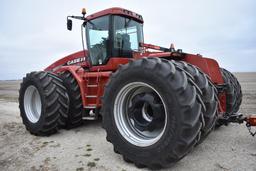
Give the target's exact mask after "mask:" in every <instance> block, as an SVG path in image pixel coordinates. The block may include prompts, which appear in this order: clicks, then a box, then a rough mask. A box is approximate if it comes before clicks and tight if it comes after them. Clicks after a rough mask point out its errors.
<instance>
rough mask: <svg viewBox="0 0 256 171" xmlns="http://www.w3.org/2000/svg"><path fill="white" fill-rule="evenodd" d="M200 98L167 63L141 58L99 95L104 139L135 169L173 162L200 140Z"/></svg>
mask: <svg viewBox="0 0 256 171" xmlns="http://www.w3.org/2000/svg"><path fill="white" fill-rule="evenodd" d="M199 93H200V90H198V88H197V86H196V84H195V83H194V82H193V80H192V79H191V78H190V76H189V75H188V74H187V73H186V72H185V71H184V70H183V69H181V68H178V67H176V66H175V65H174V64H173V62H171V61H168V60H165V59H159V58H143V59H139V60H136V61H132V62H130V63H129V64H126V65H123V66H121V67H120V68H119V69H118V70H117V71H116V72H115V73H114V74H113V75H112V76H111V78H110V80H109V82H108V84H107V85H106V87H105V92H104V96H103V105H102V106H103V107H102V113H103V127H104V128H105V130H106V132H107V140H108V141H110V142H111V143H112V144H113V146H114V149H115V150H116V151H117V152H118V153H120V154H121V155H123V158H124V159H125V160H126V161H130V162H133V163H135V165H136V166H139V167H141V166H147V167H149V168H161V167H167V166H169V165H170V164H172V163H175V162H177V161H178V160H180V159H181V158H182V157H184V156H185V155H186V154H187V153H188V152H189V151H191V149H192V148H193V147H194V146H195V144H196V143H197V142H198V141H199V140H200V135H201V128H202V125H203V124H202V123H203V120H202V119H203V114H202V111H203V110H204V108H205V107H204V104H203V103H202V100H201V99H200V96H199ZM145 106H146V107H145Z"/></svg>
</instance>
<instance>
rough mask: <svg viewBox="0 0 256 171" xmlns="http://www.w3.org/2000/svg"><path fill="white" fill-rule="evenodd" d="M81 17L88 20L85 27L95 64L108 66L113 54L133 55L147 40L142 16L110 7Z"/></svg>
mask: <svg viewBox="0 0 256 171" xmlns="http://www.w3.org/2000/svg"><path fill="white" fill-rule="evenodd" d="M84 14H85V13H83V15H84ZM70 17H72V18H74V17H76V16H70ZM81 19H83V20H84V21H85V22H84V24H83V26H84V29H85V32H86V43H87V48H88V52H89V59H90V62H91V65H92V66H97V65H105V64H106V63H107V62H108V60H109V58H111V57H119V58H120V57H121V58H132V56H133V53H134V52H140V51H141V47H140V46H139V44H140V43H143V42H144V38H143V19H142V16H141V15H139V14H136V13H134V12H131V11H128V10H125V9H122V8H110V9H106V10H104V11H101V12H98V13H95V14H92V15H89V16H87V17H86V18H85V17H81Z"/></svg>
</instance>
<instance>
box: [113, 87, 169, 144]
mask: <svg viewBox="0 0 256 171" xmlns="http://www.w3.org/2000/svg"><path fill="white" fill-rule="evenodd" d="M113 112H114V119H115V124H116V126H117V128H118V130H119V132H120V134H121V135H122V136H123V137H124V138H125V139H126V140H127V141H129V142H130V143H132V144H133V145H136V146H140V147H146V146H150V145H153V144H155V143H156V142H157V141H158V140H159V139H160V138H161V137H162V135H163V133H164V132H165V129H166V124H167V112H166V105H165V103H164V101H163V98H162V97H161V95H160V93H159V92H158V91H156V89H154V88H153V87H152V86H150V85H148V84H146V83H142V82H133V83H130V84H127V85H126V86H124V87H123V88H122V89H121V90H120V92H119V93H118V94H117V96H116V99H115V102H114V111H113Z"/></svg>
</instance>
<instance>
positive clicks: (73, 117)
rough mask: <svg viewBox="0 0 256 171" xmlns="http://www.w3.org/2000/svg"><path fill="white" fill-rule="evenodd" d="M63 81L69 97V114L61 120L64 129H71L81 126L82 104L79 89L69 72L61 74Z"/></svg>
mask: <svg viewBox="0 0 256 171" xmlns="http://www.w3.org/2000/svg"><path fill="white" fill-rule="evenodd" d="M61 78H62V80H63V85H64V86H65V87H66V89H67V93H68V96H69V100H70V102H69V112H68V117H67V118H62V120H64V123H65V124H64V128H66V129H71V128H74V127H77V126H80V125H81V124H82V121H83V120H82V117H83V116H82V111H83V103H82V97H81V93H80V87H79V85H78V83H77V81H76V80H75V78H74V77H73V75H72V74H71V73H70V72H68V71H67V72H64V73H63V74H61Z"/></svg>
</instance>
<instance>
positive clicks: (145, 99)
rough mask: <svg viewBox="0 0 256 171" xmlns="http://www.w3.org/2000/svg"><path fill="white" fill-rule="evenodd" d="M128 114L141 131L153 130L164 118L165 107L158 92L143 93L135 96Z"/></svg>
mask: <svg viewBox="0 0 256 171" xmlns="http://www.w3.org/2000/svg"><path fill="white" fill-rule="evenodd" d="M128 113H129V114H128V115H129V117H130V119H131V120H133V121H134V126H135V127H136V128H137V129H139V130H140V131H150V132H152V131H153V130H155V129H156V128H157V127H161V126H162V125H159V123H161V122H159V121H161V120H162V119H163V118H164V115H163V113H164V108H163V105H162V104H161V101H160V99H159V97H158V96H157V94H155V93H141V94H138V95H136V96H135V97H133V99H132V106H131V107H130V108H129V109H128Z"/></svg>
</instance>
